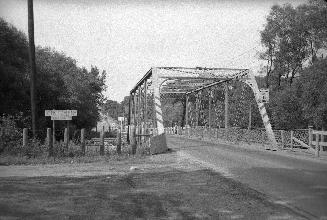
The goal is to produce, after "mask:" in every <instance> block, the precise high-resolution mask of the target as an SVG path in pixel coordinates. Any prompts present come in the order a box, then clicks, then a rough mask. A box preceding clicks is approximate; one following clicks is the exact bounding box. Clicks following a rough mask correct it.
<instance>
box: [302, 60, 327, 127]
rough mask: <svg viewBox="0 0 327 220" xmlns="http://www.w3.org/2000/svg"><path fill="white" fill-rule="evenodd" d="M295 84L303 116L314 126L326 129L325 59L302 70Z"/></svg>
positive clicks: (326, 81) (326, 88)
mask: <svg viewBox="0 0 327 220" xmlns="http://www.w3.org/2000/svg"><path fill="white" fill-rule="evenodd" d="M297 86H298V88H297V89H298V95H300V97H301V106H302V110H303V115H304V118H305V119H306V120H307V121H308V122H309V124H310V125H314V126H315V127H316V128H319V129H321V128H323V129H327V96H326V94H327V59H323V60H319V61H317V62H316V63H315V64H314V65H312V66H310V67H309V68H306V69H305V70H303V71H302V72H301V75H300V79H299V81H298V85H297Z"/></svg>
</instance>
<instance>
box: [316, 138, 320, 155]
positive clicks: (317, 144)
mask: <svg viewBox="0 0 327 220" xmlns="http://www.w3.org/2000/svg"><path fill="white" fill-rule="evenodd" d="M319 139H320V134H316V157H319V151H320V146H319Z"/></svg>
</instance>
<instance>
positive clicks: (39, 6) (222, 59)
mask: <svg viewBox="0 0 327 220" xmlns="http://www.w3.org/2000/svg"><path fill="white" fill-rule="evenodd" d="M304 2H306V1H304V0H296V1H295V0H294V1H285V0H283V1H277V0H243V1H242V0H232V1H227V0H226V1H223V0H217V1H213V0H211V1H209V0H203V1H200V0H197V1H196V0H184V1H177V0H176V1H175V0H162V1H155V0H111V1H105V0H80V1H78V0H60V1H59V0H58V1H55V0H39V1H37V0H34V19H35V43H36V45H41V46H49V47H52V48H55V49H56V50H58V51H63V52H64V53H65V54H66V55H68V56H71V57H72V58H74V59H76V60H77V63H78V65H79V66H85V67H86V68H87V69H90V66H91V65H96V66H97V67H98V68H99V69H100V70H106V72H107V73H108V76H107V85H108V89H107V91H106V93H105V95H106V96H107V97H108V98H109V99H113V100H117V101H121V100H122V99H123V97H124V96H126V95H128V93H129V91H130V90H131V89H132V87H133V86H134V85H135V84H136V83H137V81H138V80H139V79H140V78H141V77H142V76H143V75H144V74H145V73H146V72H147V71H148V70H149V69H150V68H151V67H154V66H185V67H196V66H202V67H242V68H253V69H255V70H257V69H258V68H259V66H260V63H259V61H258V56H257V52H258V51H260V50H262V48H261V47H260V30H262V29H263V25H264V23H265V19H266V16H267V15H268V13H269V10H270V8H271V6H272V5H274V4H284V3H291V4H293V5H298V4H299V3H304ZM0 16H1V17H3V18H4V19H5V20H7V21H8V22H10V23H11V24H13V25H14V26H16V27H17V28H18V29H20V30H22V31H23V32H25V33H27V0H10V1H8V0H0Z"/></svg>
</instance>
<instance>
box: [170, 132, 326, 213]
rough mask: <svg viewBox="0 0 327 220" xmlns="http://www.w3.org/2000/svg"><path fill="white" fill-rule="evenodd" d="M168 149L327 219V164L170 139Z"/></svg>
mask: <svg viewBox="0 0 327 220" xmlns="http://www.w3.org/2000/svg"><path fill="white" fill-rule="evenodd" d="M167 141H168V147H170V148H172V149H174V150H177V151H179V152H180V153H182V154H184V155H185V156H188V157H190V158H191V159H193V160H196V161H198V162H201V163H203V164H204V165H207V166H209V167H211V168H213V169H215V170H216V171H218V172H220V173H222V174H224V175H225V176H227V177H230V178H232V179H234V180H237V181H239V182H241V183H243V184H246V185H247V186H249V187H251V188H252V189H255V190H257V191H259V192H262V193H264V194H266V195H267V196H268V197H269V198H271V200H272V201H274V202H276V203H279V204H283V205H285V206H288V207H290V208H291V209H293V210H294V211H296V212H298V213H300V214H302V215H304V216H306V217H307V218H308V219H327V161H321V160H320V161H318V160H315V159H312V158H311V159H310V158H308V159H307V158H305V157H304V156H303V157H293V156H292V155H289V154H286V153H285V155H283V153H282V152H273V151H265V150H264V149H262V150H260V149H254V148H251V149H247V148H243V147H236V146H230V145H224V144H213V143H209V142H205V141H201V140H190V139H186V138H181V137H175V136H169V137H168V140H167Z"/></svg>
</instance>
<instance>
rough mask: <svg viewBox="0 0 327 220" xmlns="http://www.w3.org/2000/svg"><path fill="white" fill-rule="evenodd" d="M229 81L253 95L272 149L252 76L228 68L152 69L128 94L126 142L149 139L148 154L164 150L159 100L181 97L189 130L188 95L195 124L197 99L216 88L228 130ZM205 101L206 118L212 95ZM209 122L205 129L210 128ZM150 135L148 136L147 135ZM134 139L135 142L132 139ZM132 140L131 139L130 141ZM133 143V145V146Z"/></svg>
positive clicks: (272, 142)
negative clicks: (219, 90) (242, 85)
mask: <svg viewBox="0 0 327 220" xmlns="http://www.w3.org/2000/svg"><path fill="white" fill-rule="evenodd" d="M229 81H240V82H243V83H245V84H246V85H248V86H249V87H250V88H251V89H252V91H253V93H254V97H255V100H256V103H257V106H258V108H259V112H260V115H261V118H262V121H263V124H264V126H265V130H266V133H267V137H268V139H269V141H270V143H271V144H272V146H274V147H276V146H277V142H276V139H275V136H274V133H273V130H272V127H271V124H270V121H269V118H268V115H267V112H266V109H265V106H264V103H263V100H262V96H261V93H260V90H259V88H258V85H257V82H256V80H255V78H254V75H253V74H252V72H251V71H250V70H249V69H231V68H201V67H197V68H185V67H153V68H151V69H150V70H149V71H148V72H147V73H146V74H145V75H144V76H143V78H142V79H141V80H140V81H139V82H138V83H137V84H136V85H135V86H134V88H133V89H132V90H131V91H130V100H129V119H128V124H129V125H130V126H129V128H130V129H129V141H130V142H133V144H138V143H137V142H141V141H142V140H143V141H144V138H145V137H149V136H151V140H150V142H151V153H161V152H164V151H166V150H167V145H166V137H165V128H164V123H163V114H162V100H161V97H162V96H163V95H166V94H170V95H177V94H181V95H183V97H185V106H184V108H185V109H184V119H185V121H184V123H183V124H184V125H185V127H188V126H189V106H190V100H189V97H190V95H195V97H196V100H195V106H196V110H195V111H196V115H197V119H196V121H198V114H199V104H198V103H199V95H200V94H201V92H203V91H205V90H208V91H209V92H210V94H211V93H212V91H213V89H214V88H215V87H217V86H218V85H221V84H223V85H224V88H225V128H228V127H229V114H228V87H227V83H228V82H229ZM208 99H209V106H208V108H209V118H210V117H212V116H211V115H210V112H211V111H210V108H211V103H212V95H209V96H208ZM208 121H209V127H210V126H211V124H210V122H211V120H208ZM150 134H151V135H150ZM135 137H137V138H135ZM132 139H135V141H134V140H132ZM134 142H136V143H134Z"/></svg>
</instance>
